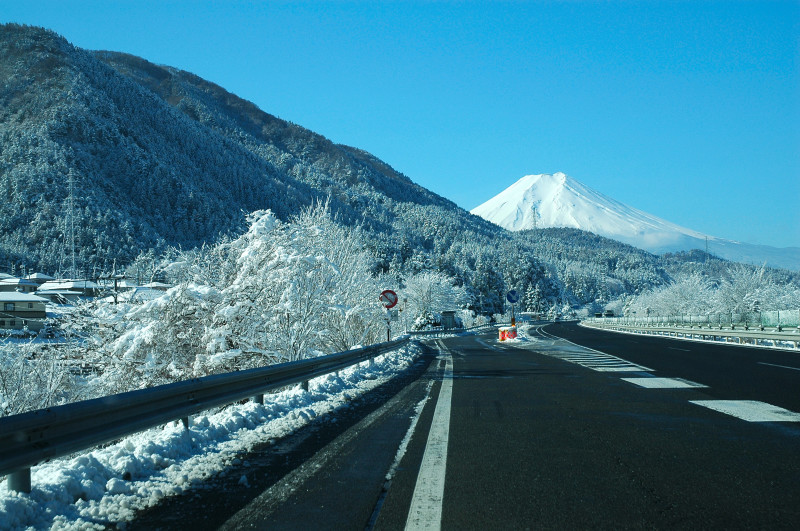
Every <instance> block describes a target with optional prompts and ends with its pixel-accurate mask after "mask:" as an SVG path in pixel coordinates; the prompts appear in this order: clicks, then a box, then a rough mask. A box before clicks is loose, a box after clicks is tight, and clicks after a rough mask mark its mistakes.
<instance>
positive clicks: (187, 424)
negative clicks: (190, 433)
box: [181, 416, 191, 430]
mask: <svg viewBox="0 0 800 531" xmlns="http://www.w3.org/2000/svg"><path fill="white" fill-rule="evenodd" d="M190 418H191V417H188V416H187V417H183V418H182V419H181V423H182V424H183V427H184V428H186V429H187V430H188V429H189V419H190Z"/></svg>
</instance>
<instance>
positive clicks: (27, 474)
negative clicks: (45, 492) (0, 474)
mask: <svg viewBox="0 0 800 531" xmlns="http://www.w3.org/2000/svg"><path fill="white" fill-rule="evenodd" d="M7 485H8V490H13V491H16V492H24V493H26V494H30V493H31V469H30V468H23V469H22V470H17V471H16V472H12V473H11V474H9V475H8V482H7Z"/></svg>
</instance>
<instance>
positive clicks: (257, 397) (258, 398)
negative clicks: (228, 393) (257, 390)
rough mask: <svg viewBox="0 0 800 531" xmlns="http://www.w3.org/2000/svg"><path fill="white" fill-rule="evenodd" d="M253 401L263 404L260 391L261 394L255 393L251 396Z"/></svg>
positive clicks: (262, 396)
mask: <svg viewBox="0 0 800 531" xmlns="http://www.w3.org/2000/svg"><path fill="white" fill-rule="evenodd" d="M253 402H255V403H256V404H263V403H264V394H263V393H261V394H257V395H256V396H254V397H253Z"/></svg>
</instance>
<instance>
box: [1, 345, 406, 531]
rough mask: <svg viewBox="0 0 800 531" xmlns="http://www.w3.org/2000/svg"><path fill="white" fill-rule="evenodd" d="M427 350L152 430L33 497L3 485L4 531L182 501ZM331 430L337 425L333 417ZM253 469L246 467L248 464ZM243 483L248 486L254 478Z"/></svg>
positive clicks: (41, 476)
mask: <svg viewBox="0 0 800 531" xmlns="http://www.w3.org/2000/svg"><path fill="white" fill-rule="evenodd" d="M419 352H420V350H419V347H417V346H415V345H414V344H413V343H412V345H411V346H410V347H407V348H406V349H402V350H398V351H396V352H392V353H389V354H384V355H382V356H379V357H377V358H375V363H374V364H371V365H370V364H368V363H362V364H359V365H355V366H352V367H349V368H347V369H344V370H342V371H340V372H339V373H338V375H337V374H335V373H334V374H330V375H327V376H323V377H320V378H317V379H314V380H311V382H310V383H309V390H308V391H303V390H302V389H300V388H299V387H293V388H291V389H288V390H284V391H282V392H280V393H276V394H272V395H268V396H266V397H265V403H264V404H263V405H262V404H256V403H254V402H248V403H245V404H236V405H233V406H229V407H227V408H224V409H222V410H219V411H217V412H208V413H207V414H205V415H199V416H197V417H194V418H193V419H192V423H191V427H190V429H189V430H186V429H184V427H183V425H182V424H181V423H180V422H175V423H171V424H169V425H167V426H164V427H163V428H160V429H152V430H148V431H146V432H142V433H139V434H136V435H133V436H131V437H126V438H125V439H123V440H121V441H119V442H117V443H114V444H112V445H109V446H107V447H104V448H101V449H96V450H94V451H91V452H87V453H85V454H83V455H80V456H78V457H72V458H64V459H57V460H54V461H52V462H49V463H45V464H42V465H40V466H36V467H34V468H33V469H32V471H31V480H32V486H33V488H32V491H31V493H30V494H23V493H17V492H12V491H9V490H8V487H7V485H6V482H5V481H3V482H2V484H0V529H9V530H10V529H30V528H33V529H51V528H53V529H81V530H83V529H105V528H107V526H108V525H109V524H113V523H119V522H126V521H131V520H132V519H133V518H134V516H135V514H136V512H137V511H140V510H142V509H145V508H148V507H152V506H154V505H156V504H157V503H158V502H159V501H160V500H162V499H163V498H165V497H167V496H174V495H179V494H181V493H183V492H185V491H187V490H190V489H192V488H193V486H196V485H199V484H201V483H202V482H203V481H204V480H206V479H207V478H209V477H211V476H213V475H215V474H217V473H219V472H221V471H223V470H224V469H225V468H226V467H228V466H229V465H232V464H240V461H241V459H243V456H244V455H245V454H246V453H247V452H248V451H249V450H251V449H253V448H254V447H255V446H257V445H259V444H263V443H265V442H267V441H272V440H274V439H277V438H280V437H283V436H286V435H287V434H289V433H291V432H293V431H295V430H297V429H299V428H301V427H302V426H304V425H306V424H307V423H309V422H310V421H311V419H314V418H316V417H318V416H320V415H325V414H327V413H330V412H332V411H334V410H335V409H338V408H342V407H348V403H349V402H350V401H351V400H352V399H353V398H355V397H357V396H359V395H362V394H363V393H365V392H367V391H369V390H371V389H374V388H375V387H377V386H379V385H381V384H383V383H385V382H386V381H388V380H389V379H391V378H392V377H393V376H395V375H396V374H398V373H399V372H400V371H403V370H405V369H407V368H408V367H410V366H411V365H412V364H413V363H414V360H415V359H416V357H417V356H418V354H419ZM330 421H331V422H335V419H334V416H333V415H331V419H330ZM244 465H245V466H246V462H245V463H244ZM240 482H241V483H242V484H244V485H247V484H248V483H247V482H248V480H247V476H246V475H243V476H242V478H241V480H240Z"/></svg>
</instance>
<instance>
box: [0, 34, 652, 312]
mask: <svg viewBox="0 0 800 531" xmlns="http://www.w3.org/2000/svg"><path fill="white" fill-rule="evenodd" d="M0 79H2V81H3V83H2V87H1V88H0V193H2V194H3V197H4V201H2V202H1V203H0V269H4V270H12V269H19V268H20V267H21V266H25V267H26V268H27V269H28V270H32V269H36V270H41V271H45V272H49V273H51V274H56V275H57V274H59V273H64V272H65V271H66V269H67V267H68V263H69V257H68V254H69V250H70V249H71V245H70V241H71V239H70V238H69V237H68V234H69V230H68V224H69V223H68V222H69V219H70V214H71V213H72V214H73V216H74V217H73V219H74V221H75V226H76V230H75V240H76V249H77V254H78V260H77V266H78V269H79V270H80V271H79V273H81V274H83V275H87V276H91V275H96V274H99V273H102V272H106V273H107V272H110V271H111V270H112V268H114V266H115V264H116V267H117V268H119V267H122V266H124V265H125V264H127V263H130V262H131V261H132V260H133V259H134V258H135V257H136V256H137V255H139V254H140V253H142V252H144V251H147V250H149V249H155V250H156V251H161V250H163V249H165V248H167V247H170V246H173V247H180V248H184V249H186V248H193V247H196V246H199V245H202V244H204V243H210V242H213V241H215V240H216V239H217V238H218V237H219V235H220V234H237V233H239V232H241V230H242V229H243V227H244V220H245V216H244V214H245V213H247V212H251V211H254V210H259V209H271V210H273V211H274V212H275V213H276V215H277V216H278V217H279V218H281V219H288V218H290V217H291V216H293V215H294V214H296V213H297V212H299V211H300V210H301V209H303V208H305V207H307V206H308V205H310V204H312V203H313V202H315V201H318V200H322V201H324V200H328V201H329V202H330V209H331V210H332V211H333V212H334V214H335V215H336V216H337V219H338V220H339V221H340V222H342V223H345V224H349V225H360V226H362V227H363V228H364V229H366V230H365V233H366V234H367V236H368V237H367V242H366V244H367V245H368V246H369V247H370V248H371V249H372V251H373V252H374V255H375V260H376V262H375V268H376V270H382V271H391V272H392V273H393V274H397V275H402V274H403V272H404V271H409V272H415V271H420V270H423V269H438V270H441V271H445V272H447V273H448V274H450V275H451V276H453V277H454V278H455V279H456V280H457V282H459V283H461V284H464V285H467V286H469V287H470V289H471V290H473V292H474V295H475V299H476V300H480V301H481V303H480V304H481V305H482V306H483V307H484V308H485V309H486V310H493V309H499V308H500V307H501V306H502V299H503V293H504V292H505V290H507V289H511V288H514V289H518V290H524V291H527V290H533V289H534V288H535V287H538V288H539V291H540V293H541V294H542V296H544V297H547V298H548V300H550V301H556V300H560V301H564V302H573V303H574V302H586V301H589V300H594V298H597V297H601V298H606V297H607V296H611V295H614V294H617V293H619V292H626V291H631V290H632V291H635V290H637V289H641V288H643V287H648V286H651V285H654V284H659V283H662V282H664V281H665V280H666V279H667V275H666V273H665V272H664V271H663V269H662V268H661V266H660V264H659V259H658V258H657V257H655V256H653V255H649V254H647V253H644V252H641V251H638V250H635V249H633V248H630V247H627V246H622V245H620V244H617V243H616V242H612V241H611V240H605V239H602V238H598V237H595V236H593V235H589V234H588V233H581V232H580V231H572V232H569V231H567V232H563V231H561V232H559V231H552V232H544V231H536V232H537V235H536V236H535V237H534V236H531V235H525V234H520V235H515V234H511V233H509V232H508V231H505V230H503V229H500V228H498V227H496V226H495V225H493V224H491V223H489V222H487V221H485V220H483V219H481V218H479V217H477V216H473V215H471V214H470V213H468V212H466V211H465V210H463V209H461V208H458V207H457V206H456V205H455V204H453V203H452V202H450V201H448V200H447V199H444V198H442V197H440V196H437V195H436V194H434V193H432V192H430V191H428V190H426V189H424V188H422V187H420V186H419V185H417V184H415V183H413V182H412V181H411V180H410V179H409V178H408V177H406V176H404V175H402V174H400V173H398V172H396V171H395V170H393V169H392V168H391V167H389V166H388V165H387V164H385V163H384V162H382V161H380V160H378V159H376V158H375V157H373V156H371V155H370V154H368V153H366V152H364V151H361V150H359V149H356V148H351V147H346V146H341V145H337V144H334V143H332V142H331V141H329V140H328V139H326V138H324V137H322V136H320V135H318V134H315V133H313V132H311V131H309V130H307V129H304V128H303V127H300V126H298V125H296V124H292V123H290V122H287V121H284V120H281V119H279V118H276V117H274V116H272V115H269V114H267V113H266V112H263V111H262V110H260V109H258V108H257V107H256V106H255V105H253V104H252V103H250V102H247V101H244V100H242V99H241V98H238V97H237V96H235V95H233V94H230V93H229V92H227V91H225V90H224V89H222V88H221V87H219V86H217V85H214V84H213V83H210V82H208V81H205V80H203V79H200V78H199V77H197V76H195V75H193V74H190V73H188V72H184V71H181V70H178V69H175V68H171V67H166V66H159V65H154V64H152V63H149V62H148V61H146V60H144V59H141V58H138V57H134V56H131V55H127V54H122V53H115V52H90V51H86V50H82V49H79V48H76V47H74V46H72V45H71V44H70V43H68V42H67V41H66V40H64V39H63V38H61V37H59V36H58V35H56V34H55V33H53V32H50V31H46V30H43V29H40V28H33V27H25V26H19V25H14V24H9V25H4V26H0ZM70 181H71V182H72V188H73V190H74V193H73V199H74V208H68V207H67V205H68V198H69V196H70Z"/></svg>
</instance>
